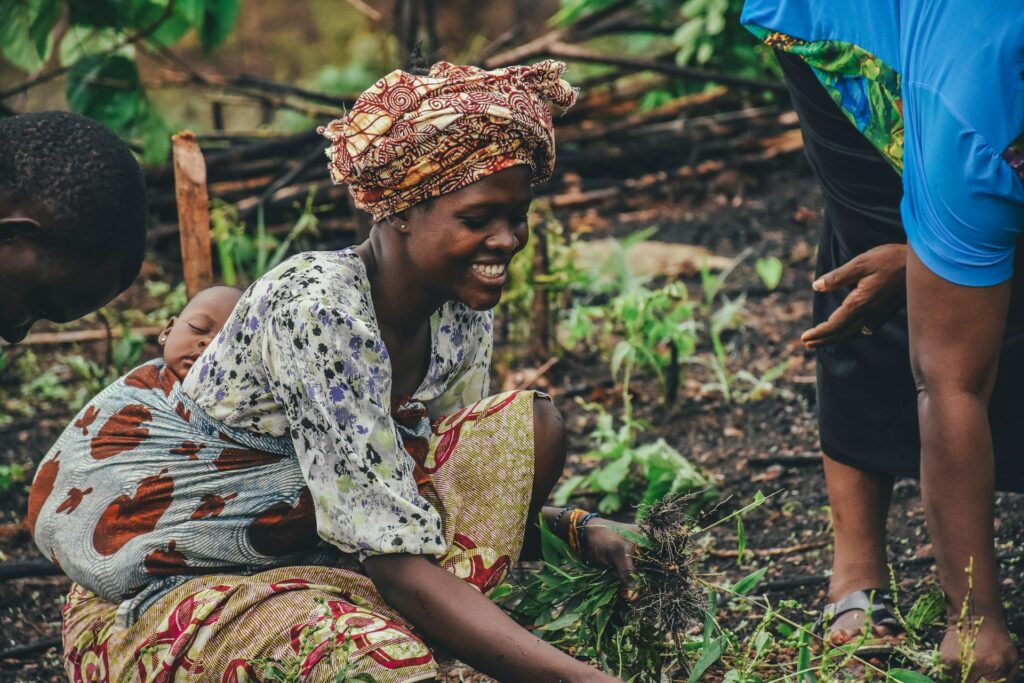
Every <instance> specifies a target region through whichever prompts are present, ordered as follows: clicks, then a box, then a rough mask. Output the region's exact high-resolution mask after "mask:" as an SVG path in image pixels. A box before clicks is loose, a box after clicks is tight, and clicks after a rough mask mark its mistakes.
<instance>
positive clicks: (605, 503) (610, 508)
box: [597, 493, 622, 515]
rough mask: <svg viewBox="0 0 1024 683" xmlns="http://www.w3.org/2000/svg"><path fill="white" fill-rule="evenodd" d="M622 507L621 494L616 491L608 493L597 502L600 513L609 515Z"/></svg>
mask: <svg viewBox="0 0 1024 683" xmlns="http://www.w3.org/2000/svg"><path fill="white" fill-rule="evenodd" d="M621 509H622V496H620V495H619V494H618V493H609V494H607V495H605V496H603V497H602V498H601V500H599V501H598V502H597V511H598V512H600V513H601V514H602V515H610V514H612V513H615V512H618V511H619V510H621Z"/></svg>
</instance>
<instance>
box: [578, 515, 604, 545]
mask: <svg viewBox="0 0 1024 683" xmlns="http://www.w3.org/2000/svg"><path fill="white" fill-rule="evenodd" d="M600 516H601V515H599V514H598V513H596V512H591V513H588V514H587V516H586V517H584V518H583V519H581V520H580V522H579V524H577V525H576V527H577V529H579V530H578V531H577V532H576V535H577V536H578V537H579V544H580V550H581V552H582V549H583V541H584V540H586V537H585V534H586V531H587V524H589V523H590V520H592V519H593V518H594V517H600Z"/></svg>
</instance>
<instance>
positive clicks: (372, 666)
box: [35, 61, 633, 683]
mask: <svg viewBox="0 0 1024 683" xmlns="http://www.w3.org/2000/svg"><path fill="white" fill-rule="evenodd" d="M563 69H564V65H562V64H559V63H556V62H550V61H549V62H542V63H540V64H538V65H535V66H532V67H510V68H507V69H501V70H497V71H483V70H480V69H477V68H474V67H464V66H452V65H450V64H446V63H441V64H438V65H435V66H434V68H433V69H432V70H431V71H430V73H429V74H427V75H426V76H416V75H413V74H408V73H405V72H401V71H396V72H393V73H391V74H388V75H387V76H385V77H384V78H382V79H381V80H379V81H378V82H377V83H376V84H375V85H374V86H373V87H372V88H370V89H369V90H368V91H367V92H365V93H364V94H363V95H362V96H361V97H360V98H359V100H358V101H357V103H356V104H355V106H354V107H353V108H352V111H351V113H350V114H349V115H348V116H346V117H345V118H344V119H341V120H339V121H335V122H332V123H331V124H329V125H328V126H327V127H325V128H324V129H322V130H323V132H324V134H325V135H326V137H328V138H329V139H330V140H331V146H330V149H329V151H328V155H329V157H330V159H331V163H330V166H331V170H332V173H333V175H334V178H335V180H336V181H338V182H346V183H348V184H349V187H350V189H351V192H352V194H353V196H354V198H355V200H356V203H357V205H358V206H360V207H361V208H363V209H365V210H367V211H368V212H370V213H371V214H372V215H373V216H374V219H375V221H376V223H375V226H374V229H373V230H372V232H371V236H370V238H369V239H368V240H367V241H366V242H364V243H363V244H361V245H359V246H357V247H355V248H353V249H346V250H343V251H340V252H331V253H327V252H314V253H305V254H299V255H297V256H295V257H293V258H291V259H289V260H288V261H286V262H284V263H282V264H281V265H280V266H278V267H277V268H275V269H273V270H272V271H270V272H269V273H267V274H266V275H265V276H263V277H262V278H260V279H259V280H258V281H257V282H255V283H254V284H253V285H252V286H251V287H250V288H249V289H248V290H247V291H246V292H245V293H244V294H243V295H242V298H241V300H240V301H239V302H238V305H237V306H236V307H235V309H234V311H233V313H232V314H231V317H230V319H229V321H228V323H227V324H226V325H225V327H224V329H223V330H222V331H221V332H220V334H218V335H217V337H216V338H215V339H214V340H213V341H212V343H211V344H210V346H209V347H208V348H207V349H206V350H205V351H204V352H203V354H202V355H201V356H200V357H199V358H198V360H197V361H196V362H195V364H194V365H193V366H192V367H191V369H189V370H188V374H187V375H186V376H185V378H184V380H183V381H182V382H181V384H180V386H179V385H173V386H165V385H164V384H163V383H162V382H161V381H160V379H159V377H158V376H157V375H155V374H154V373H152V372H150V373H149V374H148V375H145V376H147V377H148V376H150V375H153V377H152V378H151V379H152V381H151V382H150V383H149V384H146V383H145V382H142V384H143V385H145V386H141V385H139V382H135V383H134V384H132V385H131V388H132V389H133V390H137V391H138V397H139V401H140V402H143V403H145V405H146V406H150V405H153V406H164V407H161V408H158V409H155V410H156V412H155V413H153V415H152V422H149V418H146V416H145V414H143V413H142V412H140V411H136V412H135V413H132V415H133V420H129V421H125V420H122V422H125V424H128V422H130V424H128V427H126V428H125V430H124V431H125V437H126V439H128V438H129V437H131V438H134V439H135V441H132V442H131V443H132V444H134V443H135V442H136V441H138V439H139V438H140V433H141V432H142V431H145V430H146V429H147V428H148V427H149V426H150V425H152V426H153V430H152V431H151V432H149V433H148V434H146V435H145V437H144V438H148V439H149V440H150V441H152V440H153V439H156V440H158V441H159V440H160V439H167V445H168V448H164V449H160V448H152V447H150V448H148V449H147V452H149V453H151V454H153V457H152V459H151V460H150V461H146V462H141V463H140V462H139V461H138V460H136V461H135V462H134V469H135V471H136V472H138V473H140V474H143V475H148V476H147V477H146V478H145V479H144V480H143V481H145V482H148V483H147V486H150V487H151V488H152V487H154V486H157V485H159V487H160V491H161V492H164V493H162V494H161V496H148V497H147V496H143V495H142V492H141V488H140V487H141V486H142V484H141V483H140V481H139V479H138V477H136V478H134V479H133V480H132V481H126V482H123V485H122V486H121V487H120V490H119V489H118V487H116V486H115V487H111V488H110V490H109V495H107V496H106V497H107V498H108V499H109V500H107V499H104V500H96V501H94V502H92V503H91V504H92V505H94V506H95V505H99V506H101V507H102V506H105V507H103V509H104V510H105V511H107V512H105V513H104V519H107V520H108V523H107V524H106V525H105V526H103V528H102V529H101V528H97V529H95V530H89V532H88V533H89V534H90V535H91V537H92V538H93V545H94V546H95V547H96V549H98V550H97V552H99V551H100V550H102V551H103V552H108V554H109V553H111V552H112V553H113V555H112V556H113V557H117V555H118V554H119V553H125V554H127V555H128V556H130V555H131V553H132V552H137V549H138V548H139V547H140V546H141V545H144V544H147V543H148V544H149V545H150V546H153V543H152V541H153V540H154V539H156V540H158V541H159V543H157V544H156V546H154V547H156V549H157V550H156V551H154V552H152V553H150V554H148V555H146V556H145V558H140V559H139V561H138V562H136V563H135V565H137V566H135V569H137V570H138V571H136V572H135V574H133V576H135V577H139V576H141V577H143V578H144V579H146V580H144V581H143V585H142V588H141V589H137V588H136V589H133V590H132V591H125V592H124V593H117V592H112V591H110V590H105V588H106V587H107V586H109V585H114V584H111V583H107V582H105V581H104V580H103V579H104V578H105V577H101V576H92V577H89V576H84V577H82V578H80V579H79V580H80V582H81V583H82V585H81V586H77V587H76V588H75V589H74V590H73V591H72V593H71V595H70V596H69V600H68V605H67V607H66V609H65V612H64V615H65V621H64V628H65V648H66V652H65V655H66V662H67V668H68V670H69V672H70V673H71V674H72V675H73V676H74V675H75V674H76V673H78V672H79V670H80V669H81V668H82V667H83V666H84V664H83V663H84V662H86V661H95V660H96V658H97V657H100V656H101V655H102V658H103V661H104V662H106V663H107V665H108V666H109V667H110V674H111V675H110V678H111V679H117V680H121V679H122V678H127V677H129V676H130V675H132V672H139V673H140V674H145V673H147V672H148V673H151V672H153V671H156V670H157V669H161V670H162V671H165V672H166V673H168V674H173V675H175V676H178V677H179V678H176V680H204V681H205V680H223V681H233V680H243V679H245V680H250V679H254V678H260V677H262V676H265V675H266V674H267V671H268V669H272V668H273V667H275V666H280V667H281V670H284V669H285V668H286V667H293V666H297V667H299V668H300V669H301V671H302V673H303V675H304V676H305V677H304V678H303V680H307V681H319V680H325V681H333V680H336V678H337V677H338V675H339V674H340V673H342V672H344V673H346V674H347V675H348V676H349V677H350V678H354V677H356V676H358V675H360V674H367V675H368V676H370V677H372V680H375V681H377V682H378V683H399V682H401V681H418V680H426V679H432V678H435V677H436V676H438V675H439V671H440V668H441V666H440V664H439V660H440V659H441V657H440V654H441V652H445V653H447V654H450V655H454V656H455V657H457V658H459V659H462V660H463V661H465V662H467V663H469V664H471V665H473V666H475V667H476V668H478V669H479V670H481V671H483V672H485V673H488V674H490V675H492V676H494V677H496V678H499V679H500V680H503V681H547V680H551V681H554V680H562V681H583V680H587V681H609V680H617V679H614V678H613V677H611V676H607V675H605V674H602V673H600V672H598V671H596V670H594V669H591V668H589V667H588V666H586V665H585V664H583V663H581V662H578V661H576V660H575V659H573V658H572V657H570V656H568V655H566V654H564V653H562V652H560V651H558V650H556V649H555V648H553V647H551V646H549V645H547V644H546V643H544V642H542V641H541V640H540V639H538V638H536V637H535V636H533V635H532V634H530V633H529V632H527V631H526V630H524V629H522V628H520V627H519V626H518V625H517V624H515V622H513V621H512V620H511V619H510V618H509V617H507V616H506V615H505V614H504V613H503V612H502V611H501V610H500V609H499V608H498V607H497V606H496V605H495V604H494V603H492V602H491V601H490V600H489V599H488V598H487V597H486V594H487V593H488V592H489V591H490V590H491V589H493V588H494V587H495V586H497V585H498V584H500V583H501V581H502V579H503V577H504V576H505V575H506V573H507V572H508V570H509V569H510V567H511V566H512V565H513V564H515V562H516V561H517V560H518V559H519V557H520V556H521V555H522V556H527V557H536V556H537V554H538V551H539V530H538V527H537V525H536V524H534V523H533V520H536V519H537V516H538V515H539V514H541V513H542V512H543V514H544V516H545V517H546V519H547V520H548V524H549V525H551V526H552V527H554V528H555V529H556V531H557V533H559V534H560V535H561V536H563V538H566V539H569V538H570V537H571V538H573V539H576V545H575V547H576V549H577V551H578V552H580V554H581V555H583V556H585V557H588V558H594V559H593V561H594V562H595V564H599V565H604V566H613V567H614V568H615V569H616V570H617V571H618V572H619V573H620V574H621V575H622V576H624V577H625V576H627V575H628V573H629V572H630V571H631V570H632V568H633V567H632V561H631V559H630V554H631V551H632V546H631V545H630V543H628V542H627V541H626V540H625V539H624V538H623V537H622V536H620V535H619V534H618V533H616V532H615V531H614V530H613V528H612V527H613V526H614V525H613V523H611V522H605V521H602V520H595V521H593V522H592V523H590V524H589V526H587V527H586V528H587V532H586V534H582V533H581V531H582V528H583V527H584V526H585V525H587V523H588V522H591V520H593V516H585V515H583V514H579V513H573V514H570V515H564V514H560V511H559V510H557V509H552V508H546V507H544V502H545V500H546V499H547V497H548V495H549V494H550V492H551V489H552V487H553V486H554V484H555V482H556V481H557V480H558V477H559V475H560V474H561V470H562V466H563V463H564V457H565V448H564V438H565V433H564V427H563V425H562V422H561V417H560V416H559V414H558V412H557V411H556V410H555V409H554V408H553V406H552V404H551V402H550V400H549V399H548V398H547V397H546V396H543V395H541V394H537V393H536V392H531V391H525V392H509V393H505V394H500V395H498V396H490V397H488V384H489V372H490V369H489V365H490V356H491V346H492V339H491V324H492V316H491V313H490V309H491V308H493V307H494V306H495V305H496V304H497V303H498V301H499V300H500V298H501V292H502V288H503V286H504V285H505V283H506V281H507V277H508V276H507V270H508V264H509V262H510V260H511V259H512V258H513V257H514V256H515V254H516V253H517V252H519V251H520V250H521V249H522V248H523V246H524V245H525V244H526V241H527V239H528V230H527V225H526V214H527V211H528V209H529V205H530V197H531V194H530V187H531V184H533V183H536V182H539V181H541V180H544V179H545V178H547V177H548V176H549V175H550V173H551V170H552V168H553V165H554V136H553V128H552V124H551V114H550V112H549V110H548V102H553V103H555V104H558V105H561V106H563V107H565V106H569V105H571V104H572V103H573V101H574V99H575V92H574V91H573V90H572V89H571V88H570V87H569V86H568V84H567V83H566V82H565V81H563V80H562V79H561V77H560V76H561V73H562V70H563ZM179 324H180V321H179V323H176V326H177V325H179ZM144 367H146V366H144ZM143 374H145V373H143ZM141 376H142V375H140V377H141ZM140 381H141V380H140ZM150 385H152V386H150ZM147 392H148V393H147ZM91 407H92V408H95V406H91ZM94 412H95V411H94ZM94 412H93V413H89V414H88V415H87V416H86V415H84V414H83V416H82V417H81V418H80V419H79V420H77V421H76V423H75V425H78V424H79V423H82V424H83V425H84V424H86V418H88V424H89V425H91V424H93V423H95V424H96V425H99V427H98V429H99V431H100V432H103V434H104V438H108V437H111V436H112V432H114V431H117V424H120V423H117V424H115V425H114V426H113V427H109V428H108V425H109V422H110V419H111V416H107V415H104V414H102V411H101V414H98V415H97V414H94ZM157 413H159V414H157ZM140 416H141V417H140ZM75 425H73V428H75V429H78V428H79V427H76V426H75ZM69 429H71V428H69ZM104 430H106V431H104ZM190 430H191V431H190ZM129 432H130V433H129ZM188 434H192V436H186V435H188ZM166 435H170V436H166ZM62 438H63V437H62ZM232 442H234V443H232ZM161 443H162V442H161ZM60 445H61V443H60V442H58V444H57V446H55V447H54V449H53V451H51V454H50V455H49V456H48V457H47V459H46V461H45V462H46V464H45V465H44V467H41V468H40V471H41V472H43V471H45V472H47V473H48V474H47V476H46V477H43V478H42V479H40V480H37V482H36V485H35V486H36V488H37V489H38V490H39V494H38V495H35V500H37V501H45V502H42V503H40V505H39V510H41V512H40V518H43V517H46V516H50V517H53V516H54V515H56V514H57V513H56V507H59V505H58V504H59V502H60V500H62V499H63V498H64V497H65V495H64V494H65V491H64V490H63V488H62V486H63V484H62V481H63V480H62V479H61V478H60V476H61V475H60V473H59V470H60V469H62V468H64V469H66V463H65V462H64V460H62V458H63V457H65V456H62V455H61V451H60V449H59V446H60ZM243 446H245V447H247V448H243ZM132 448H133V446H131V445H130V444H129V446H128V448H127V449H126V450H125V452H121V451H119V452H118V455H117V456H110V457H105V458H104V459H102V460H101V461H100V460H96V458H93V460H96V463H91V466H95V467H111V468H113V469H111V471H112V472H115V473H116V471H117V470H116V462H117V461H118V459H119V458H129V459H130V458H132V455H130V454H128V455H125V453H131V452H132ZM106 452H107V451H104V455H105V454H106ZM197 464H208V467H207V469H206V470H205V472H207V473H206V474H204V475H197V474H195V473H196V472H198V471H200V470H199V469H197V467H196V465H197ZM140 468H141V469H140ZM142 470H145V471H144V472H143V471H142ZM186 472H187V473H188V476H180V477H179V473H182V474H184V473H186ZM186 482H187V483H186ZM176 486H177V488H176ZM198 488H202V489H203V490H204V491H206V492H207V494H208V496H204V498H203V501H202V503H201V504H200V505H199V507H196V506H195V505H194V502H193V504H189V503H186V502H185V501H187V500H191V498H188V497H186V496H185V495H181V496H180V497H179V496H178V495H177V493H176V492H177V491H182V492H183V494H184V493H185V492H192V493H193V494H194V492H195V491H196V490H197V489H198ZM147 490H148V489H147ZM93 495H95V494H93ZM192 498H194V495H193V496H192ZM148 499H152V500H151V501H150V502H152V503H153V505H156V504H157V502H159V506H158V508H157V509H150V508H147V507H146V506H147V500H148ZM150 507H152V506H150ZM563 512H564V511H563ZM133 520H134V521H133ZM310 532H315V533H314V534H312V535H311V533H310ZM570 532H571V533H570ZM111 534H115V535H116V538H115V539H111V538H110V535H111ZM129 536H130V540H127V541H126V540H125V539H126V538H128V537H129ZM317 537H319V538H317ZM113 541H116V542H113ZM115 546H116V550H112V551H111V549H112V548H114V547H115ZM89 552H91V551H89ZM56 554H57V556H60V549H56ZM85 554H87V553H85ZM101 554H102V553H101ZM82 556H83V554H82V553H79V555H78V556H77V557H75V558H73V561H76V562H80V561H82ZM105 557H106V556H105ZM147 575H148V578H147ZM118 585H121V584H118ZM119 603H120V604H119ZM115 622H116V623H119V624H121V625H123V626H124V627H125V628H117V629H113V628H111V627H112V626H113V625H114V624H115ZM229 624H230V627H229V626H228V625H229ZM425 642H430V643H431V644H432V646H436V648H437V652H435V651H434V650H432V649H431V648H428V647H427V645H426V644H425ZM100 651H102V652H100ZM190 672H195V673H194V674H193V673H190ZM198 672H202V673H201V675H200V674H199V673H198ZM189 676H191V678H189ZM181 677H183V678H181ZM218 677H219V678H218ZM246 677H247V678H246ZM346 680H348V679H346Z"/></svg>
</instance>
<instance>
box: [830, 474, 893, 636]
mask: <svg viewBox="0 0 1024 683" xmlns="http://www.w3.org/2000/svg"><path fill="white" fill-rule="evenodd" d="M824 463H825V483H826V485H827V486H828V499H829V504H830V505H831V506H832V524H833V527H834V530H835V557H834V558H833V560H832V582H831V584H830V585H829V591H828V598H829V602H837V601H838V600H841V599H842V598H844V597H846V596H847V595H849V594H850V593H852V592H854V591H858V590H870V589H878V588H885V587H886V586H888V585H889V570H888V568H887V564H888V562H887V557H886V549H885V521H886V517H888V514H889V503H890V501H891V500H892V485H893V481H894V478H893V477H892V476H891V475H887V474H876V473H873V472H865V471H864V470H859V469H857V468H855V467H850V466H849V465H843V464H842V463H839V462H836V461H835V460H832V459H831V458H829V457H827V455H826V457H825V458H824ZM863 627H864V613H863V612H862V611H860V610H853V611H850V612H847V613H846V614H844V615H842V616H840V617H839V618H838V619H836V622H835V624H833V626H832V628H831V630H830V633H832V634H836V635H839V633H840V632H845V633H846V634H847V635H850V636H852V635H853V634H857V633H860V632H861V630H862V629H863ZM876 631H877V633H878V635H886V634H888V629H885V628H884V627H879V628H877V629H876Z"/></svg>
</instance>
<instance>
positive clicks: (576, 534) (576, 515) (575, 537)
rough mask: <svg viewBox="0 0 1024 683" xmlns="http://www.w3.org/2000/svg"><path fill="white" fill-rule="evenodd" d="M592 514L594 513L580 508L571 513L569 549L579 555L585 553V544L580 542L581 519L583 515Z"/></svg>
mask: <svg viewBox="0 0 1024 683" xmlns="http://www.w3.org/2000/svg"><path fill="white" fill-rule="evenodd" d="M590 514H592V513H590V512H587V511H586V510H581V509H580V508H576V509H575V510H573V511H572V512H570V513H569V549H570V550H572V551H573V553H575V554H576V555H578V556H582V554H583V546H582V545H581V543H580V526H579V520H580V518H581V517H586V516H588V515H590Z"/></svg>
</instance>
